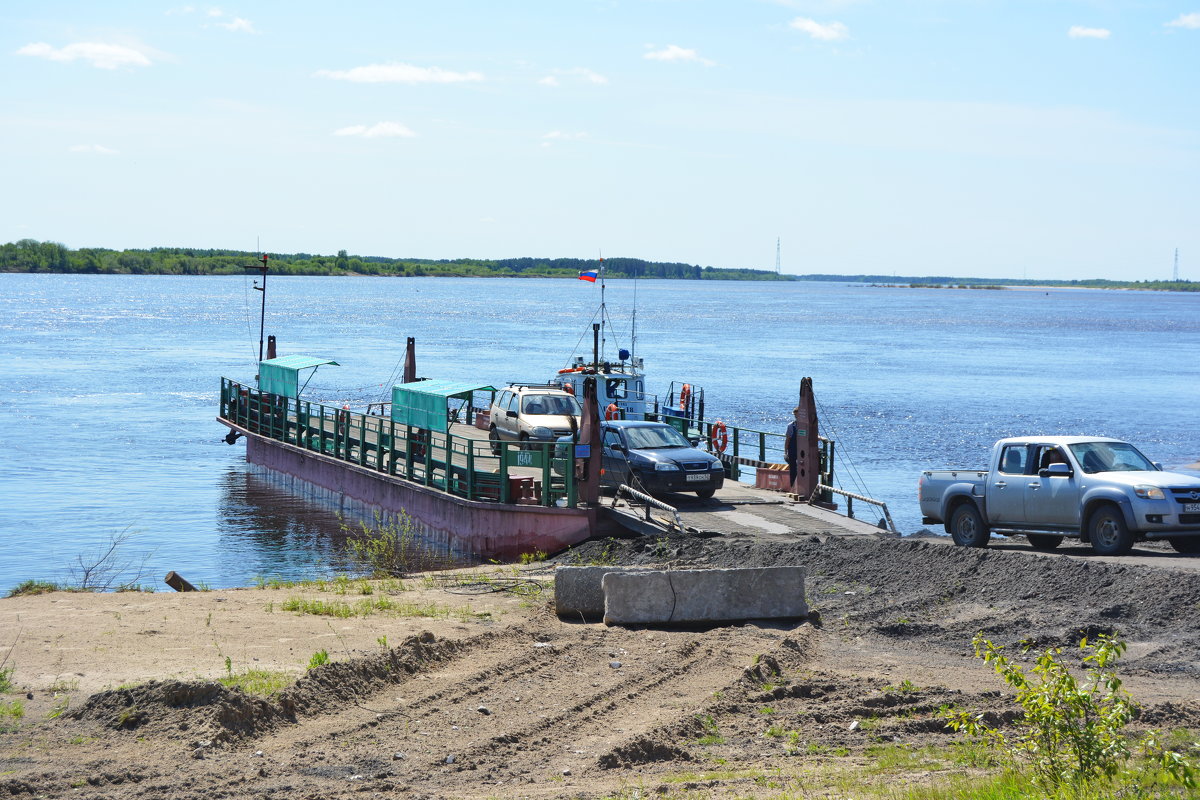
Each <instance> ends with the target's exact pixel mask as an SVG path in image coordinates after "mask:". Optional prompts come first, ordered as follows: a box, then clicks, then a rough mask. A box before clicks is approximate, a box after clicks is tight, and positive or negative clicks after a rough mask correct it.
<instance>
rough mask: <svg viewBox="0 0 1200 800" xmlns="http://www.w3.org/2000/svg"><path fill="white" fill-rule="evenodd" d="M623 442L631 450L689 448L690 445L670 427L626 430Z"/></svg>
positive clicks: (661, 426) (657, 426) (654, 426)
mask: <svg viewBox="0 0 1200 800" xmlns="http://www.w3.org/2000/svg"><path fill="white" fill-rule="evenodd" d="M625 440H626V441H627V442H629V449H631V450H655V449H658V448H661V447H691V446H692V443H691V442H689V441H688V440H687V439H685V438H683V434H681V433H680V432H679V431H677V430H675V429H674V428H672V427H671V426H670V425H647V426H646V427H637V428H626V429H625Z"/></svg>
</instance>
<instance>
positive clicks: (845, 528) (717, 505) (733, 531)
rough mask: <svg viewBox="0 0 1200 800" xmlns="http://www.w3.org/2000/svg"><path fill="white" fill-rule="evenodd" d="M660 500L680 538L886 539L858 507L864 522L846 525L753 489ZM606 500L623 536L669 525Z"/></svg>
mask: <svg viewBox="0 0 1200 800" xmlns="http://www.w3.org/2000/svg"><path fill="white" fill-rule="evenodd" d="M662 499H663V500H664V501H665V502H667V503H669V504H670V505H672V506H674V507H675V508H676V509H678V511H679V517H680V519H681V520H682V522H683V524H684V527H685V532H686V533H690V534H692V535H695V536H730V535H744V536H754V537H755V538H764V539H781V540H787V539H792V538H795V537H797V536H805V535H817V536H878V535H885V536H886V535H888V533H887V531H886V530H884V529H882V528H879V527H878V526H877V525H876V524H875V523H876V522H877V521H878V518H879V516H881V515H880V514H877V513H876V512H877V509H875V508H873V507H871V506H866V507H865V508H864V507H863V506H864V505H865V504H860V505H856V506H855V511H857V512H859V513H860V514H862V515H864V517H865V518H864V519H851V518H849V517H846V516H844V515H842V514H838V513H837V512H835V511H830V510H828V509H824V508H819V507H817V506H810V505H808V504H807V503H802V502H799V501H797V500H795V499H794V498H793V497H792V496H791V495H786V494H782V493H780V492H771V491H766V490H761V489H755V488H753V487H750V486H745V485H742V484H731V483H726V484H725V486H724V487H723V488H722V489H721V490H720V491H719V492H717V495H716V496H715V497H713V498H712V499H711V500H701V499H699V498H698V497H696V496H695V495H693V494H681V493H680V494H668V495H664V496H663V497H662ZM611 502H612V501H611V499H609V498H606V499H604V501H603V505H604V508H605V512H606V514H607V519H608V521H610V522H612V523H615V524H617V525H619V526H620V527H622V528H624V529H625V530H629V531H632V532H634V533H637V534H641V535H643V536H656V535H661V534H662V532H663V531H664V530H665V529H667V528H668V527H669V524H670V523H671V522H672V520H670V519H668V516H669V515H668V514H666V513H665V512H662V511H659V510H657V509H653V508H652V509H650V515H649V516H650V521H647V520H646V516H647V515H646V508H645V507H644V506H640V505H636V504H634V505H631V504H630V503H629V501H627V500H625V499H624V498H622V499H620V500H618V501H617V504H616V506H615V507H610V504H611Z"/></svg>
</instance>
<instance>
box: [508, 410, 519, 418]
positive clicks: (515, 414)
mask: <svg viewBox="0 0 1200 800" xmlns="http://www.w3.org/2000/svg"><path fill="white" fill-rule="evenodd" d="M505 413H506V414H507V415H508V418H509V419H516V418H517V412H515V411H506V412H505Z"/></svg>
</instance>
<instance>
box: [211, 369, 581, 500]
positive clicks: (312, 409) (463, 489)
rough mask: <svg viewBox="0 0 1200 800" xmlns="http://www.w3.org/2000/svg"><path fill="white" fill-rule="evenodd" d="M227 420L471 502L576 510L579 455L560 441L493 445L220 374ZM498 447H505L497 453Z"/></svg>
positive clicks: (222, 398)
mask: <svg viewBox="0 0 1200 800" xmlns="http://www.w3.org/2000/svg"><path fill="white" fill-rule="evenodd" d="M221 419H224V420H227V421H229V422H231V423H233V424H234V425H237V426H239V427H241V428H244V429H246V430H248V431H250V432H251V433H256V434H259V435H261V436H265V437H267V438H270V439H273V440H275V441H277V442H284V443H286V444H290V445H295V446H297V447H302V448H304V449H305V450H311V451H313V452H317V453H322V454H324V455H326V456H329V457H332V458H335V459H337V460H338V461H343V462H346V463H348V464H354V465H356V466H359V467H363V468H366V469H370V470H373V471H376V472H381V473H385V474H387V475H392V476H395V477H398V478H404V479H405V480H408V481H412V482H414V483H419V484H421V485H423V486H430V487H433V488H436V489H440V490H441V491H444V492H447V493H449V494H453V495H456V496H458V497H464V498H467V499H468V500H483V501H490V502H497V503H520V504H523V505H541V506H567V507H571V508H573V507H575V505H576V500H577V494H576V486H575V469H574V459H573V458H572V457H571V456H570V455H568V456H567V457H563V458H556V457H555V452H554V448H555V443H554V442H523V443H517V442H490V441H488V440H486V439H478V438H475V437H472V436H461V435H455V434H453V433H445V434H443V433H438V432H433V431H428V430H425V429H422V428H416V427H411V426H408V425H403V424H400V423H397V422H394V421H393V420H391V419H390V418H388V417H381V416H375V415H371V414H359V413H356V412H353V411H350V410H349V409H345V408H335V407H332V406H324V405H321V404H319V403H312V402H309V401H307V400H299V399H297V398H292V397H282V396H280V395H274V394H268V393H266V392H260V391H259V390H258V389H256V388H253V387H250V386H244V385H242V384H240V383H237V382H235V381H231V380H229V379H227V378H222V379H221ZM495 450H498V451H499V452H498V453H496V452H494V451H495Z"/></svg>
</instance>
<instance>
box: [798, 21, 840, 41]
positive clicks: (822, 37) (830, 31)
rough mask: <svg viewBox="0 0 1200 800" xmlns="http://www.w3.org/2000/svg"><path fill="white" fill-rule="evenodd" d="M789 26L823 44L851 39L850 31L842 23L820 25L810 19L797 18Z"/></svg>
mask: <svg viewBox="0 0 1200 800" xmlns="http://www.w3.org/2000/svg"><path fill="white" fill-rule="evenodd" d="M788 26H789V27H791V28H795V29H796V30H798V31H801V32H802V33H807V34H808V35H809V36H811V37H812V38H814V39H817V40H818V41H822V42H840V41H841V40H843V39H849V38H850V29H849V28H847V27H846V26H845V25H843V24H842V23H840V22H827V23H820V22H817V21H816V20H815V19H809V18H808V17H796V18H795V19H794V20H792V21H791V22H789V23H788Z"/></svg>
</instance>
